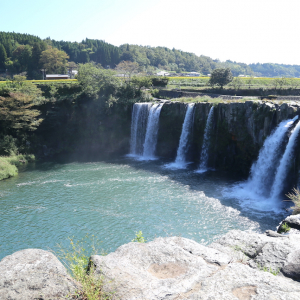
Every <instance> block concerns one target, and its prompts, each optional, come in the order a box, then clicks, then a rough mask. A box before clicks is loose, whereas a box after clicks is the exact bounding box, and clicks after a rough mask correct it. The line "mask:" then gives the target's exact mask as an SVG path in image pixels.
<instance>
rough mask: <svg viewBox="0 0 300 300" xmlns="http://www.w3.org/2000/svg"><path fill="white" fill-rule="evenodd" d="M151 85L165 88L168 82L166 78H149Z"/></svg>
mask: <svg viewBox="0 0 300 300" xmlns="http://www.w3.org/2000/svg"><path fill="white" fill-rule="evenodd" d="M151 81H152V85H153V86H166V85H167V84H168V82H169V78H168V77H158V76H155V77H151Z"/></svg>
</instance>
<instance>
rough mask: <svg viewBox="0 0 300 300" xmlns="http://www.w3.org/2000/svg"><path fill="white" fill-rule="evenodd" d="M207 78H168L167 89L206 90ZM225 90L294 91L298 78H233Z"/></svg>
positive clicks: (298, 86)
mask: <svg viewBox="0 0 300 300" xmlns="http://www.w3.org/2000/svg"><path fill="white" fill-rule="evenodd" d="M208 82H209V77H169V83H168V88H179V87H180V88H181V87H189V88H192V89H197V88H201V87H204V88H207V87H208ZM225 88H234V89H260V88H268V89H296V88H300V78H268V77H235V78H234V80H233V82H231V83H230V84H228V85H227V86H225Z"/></svg>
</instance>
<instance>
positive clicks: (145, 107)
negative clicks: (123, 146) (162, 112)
mask: <svg viewBox="0 0 300 300" xmlns="http://www.w3.org/2000/svg"><path fill="white" fill-rule="evenodd" d="M151 105H152V103H135V104H134V106H133V110H132V119H131V139H130V156H138V155H142V154H143V144H144V140H145V134H146V127H147V121H148V115H149V109H150V107H151Z"/></svg>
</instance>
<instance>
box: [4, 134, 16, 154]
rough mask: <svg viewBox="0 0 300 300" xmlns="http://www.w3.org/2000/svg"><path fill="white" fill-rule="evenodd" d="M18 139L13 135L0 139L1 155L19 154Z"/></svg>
mask: <svg viewBox="0 0 300 300" xmlns="http://www.w3.org/2000/svg"><path fill="white" fill-rule="evenodd" d="M16 143H17V139H15V138H13V137H12V136H11V135H4V136H3V137H0V155H15V154H17V152H18V147H17V145H16Z"/></svg>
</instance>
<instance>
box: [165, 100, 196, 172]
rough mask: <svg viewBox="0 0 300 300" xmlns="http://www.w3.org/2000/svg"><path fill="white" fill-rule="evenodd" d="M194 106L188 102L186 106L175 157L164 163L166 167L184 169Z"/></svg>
mask: <svg viewBox="0 0 300 300" xmlns="http://www.w3.org/2000/svg"><path fill="white" fill-rule="evenodd" d="M194 106H195V103H191V104H188V106H187V110H186V113H185V118H184V122H183V124H182V131H181V135H180V140H179V146H178V149H177V155H176V159H175V162H173V163H170V164H167V165H165V167H167V168H171V169H172V168H173V169H184V168H185V167H186V165H187V163H186V152H187V149H188V140H189V136H190V133H191V128H192V125H193V112H194Z"/></svg>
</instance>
